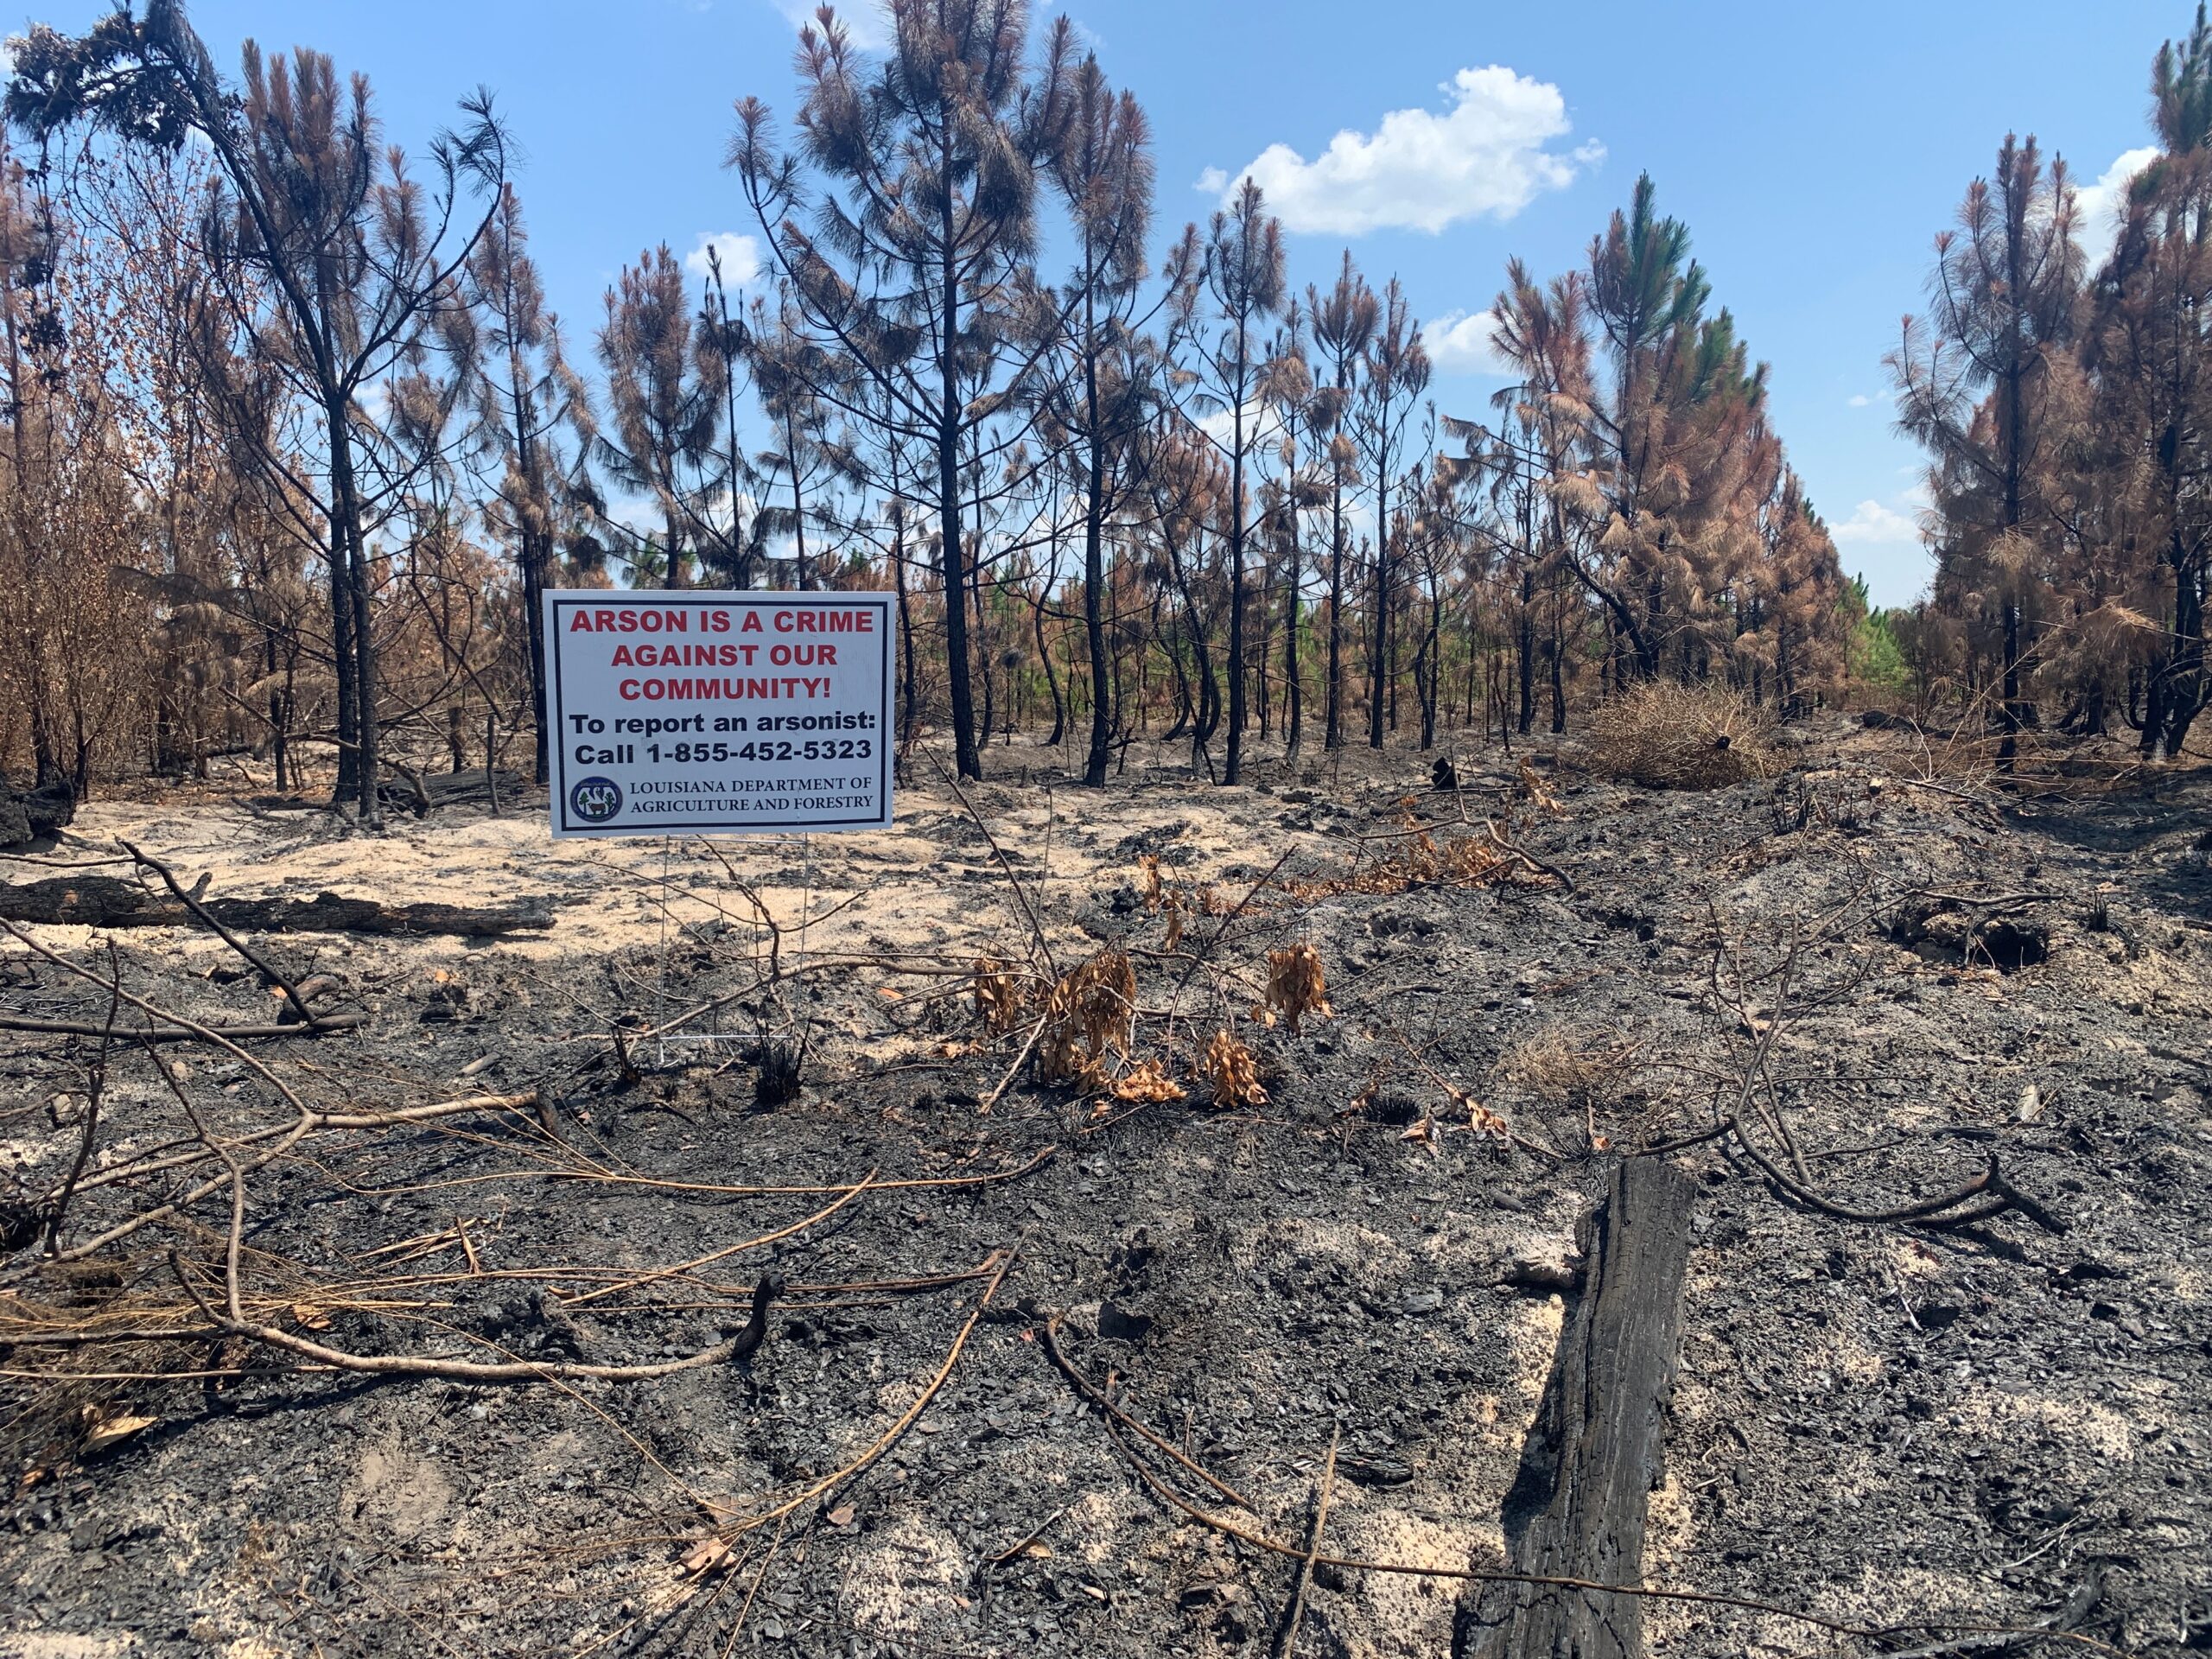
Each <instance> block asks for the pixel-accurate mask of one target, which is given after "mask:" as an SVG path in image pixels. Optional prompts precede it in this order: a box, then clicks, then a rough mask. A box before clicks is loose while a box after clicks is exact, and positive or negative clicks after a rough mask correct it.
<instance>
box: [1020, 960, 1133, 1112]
mask: <svg viewBox="0 0 2212 1659" xmlns="http://www.w3.org/2000/svg"><path fill="white" fill-rule="evenodd" d="M1136 1019H1137V976H1136V970H1135V969H1133V968H1131V967H1130V966H1129V959H1128V957H1126V956H1124V955H1122V952H1121V951H1119V950H1115V949H1114V948H1113V947H1112V946H1110V945H1109V946H1108V947H1107V948H1106V949H1105V950H1101V951H1100V952H1099V953H1098V954H1097V955H1096V956H1095V957H1091V958H1090V961H1088V962H1086V963H1084V964H1083V966H1081V967H1080V968H1077V969H1076V970H1075V971H1074V972H1073V973H1071V974H1070V975H1068V976H1066V977H1065V979H1063V980H1061V981H1060V982H1059V983H1058V984H1057V985H1055V986H1053V987H1052V995H1051V996H1050V997H1049V998H1047V999H1046V1004H1045V1013H1044V1032H1043V1034H1042V1035H1041V1036H1040V1037H1039V1039H1038V1043H1037V1076H1038V1077H1039V1081H1041V1082H1045V1083H1052V1084H1058V1083H1073V1084H1079V1085H1080V1086H1081V1087H1082V1089H1083V1090H1084V1092H1085V1093H1095V1092H1096V1091H1097V1090H1103V1089H1106V1088H1108V1087H1109V1086H1110V1085H1111V1082H1112V1074H1111V1072H1110V1071H1109V1069H1108V1058H1107V1057H1108V1056H1109V1054H1111V1053H1119V1054H1120V1055H1121V1057H1122V1058H1123V1059H1124V1060H1126V1059H1128V1057H1129V1042H1130V1039H1131V1038H1132V1037H1133V1036H1134V1035H1135V1031H1136Z"/></svg>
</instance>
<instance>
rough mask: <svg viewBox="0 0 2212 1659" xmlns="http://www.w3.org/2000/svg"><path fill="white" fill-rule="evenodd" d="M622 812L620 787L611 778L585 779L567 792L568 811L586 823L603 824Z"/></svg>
mask: <svg viewBox="0 0 2212 1659" xmlns="http://www.w3.org/2000/svg"><path fill="white" fill-rule="evenodd" d="M569 810H570V811H571V812H573V813H575V815H576V816H577V817H580V818H582V820H583V821H584V822H585V823H606V822H607V820H608V819H609V818H611V817H613V816H614V815H615V814H616V813H617V812H620V810H622V785H620V784H618V783H616V782H615V781H614V780H613V779H612V778H586V779H583V780H582V782H580V783H578V784H577V785H575V787H574V788H572V789H570V790H569Z"/></svg>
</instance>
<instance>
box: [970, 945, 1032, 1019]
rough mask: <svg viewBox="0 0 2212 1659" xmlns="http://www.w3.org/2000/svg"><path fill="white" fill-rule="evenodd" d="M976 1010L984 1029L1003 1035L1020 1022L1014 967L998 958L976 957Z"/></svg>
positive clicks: (1017, 987)
mask: <svg viewBox="0 0 2212 1659" xmlns="http://www.w3.org/2000/svg"><path fill="white" fill-rule="evenodd" d="M974 990H975V996H976V1014H979V1015H980V1016H982V1021H983V1028H984V1029H985V1030H986V1031H988V1032H989V1033H991V1035H993V1036H994V1037H1002V1036H1004V1035H1005V1034H1006V1033H1007V1032H1009V1031H1012V1030H1013V1029H1014V1027H1016V1026H1017V1025H1019V1024H1020V1022H1021V988H1020V985H1019V984H1017V983H1016V982H1015V979H1014V969H1012V968H1011V967H1010V966H1009V965H1008V964H1007V963H1003V962H1001V961H1000V960H999V959H998V958H997V957H976V981H975V986H974Z"/></svg>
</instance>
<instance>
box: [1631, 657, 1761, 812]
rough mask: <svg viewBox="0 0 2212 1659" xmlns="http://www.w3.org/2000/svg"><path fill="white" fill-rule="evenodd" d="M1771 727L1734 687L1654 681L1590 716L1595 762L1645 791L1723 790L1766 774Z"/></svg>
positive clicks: (1640, 686) (1635, 689) (1638, 687)
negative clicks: (1732, 689) (1768, 731)
mask: <svg viewBox="0 0 2212 1659" xmlns="http://www.w3.org/2000/svg"><path fill="white" fill-rule="evenodd" d="M1766 732H1767V725H1766V721H1765V719H1764V716H1763V715H1761V714H1760V712H1759V711H1758V709H1755V708H1753V707H1752V706H1751V702H1749V700H1747V699H1746V698H1745V697H1744V696H1741V695H1739V694H1738V693H1737V692H1734V691H1731V690H1726V689H1725V688H1722V687H1719V686H1703V685H1681V684H1678V683H1675V681H1672V680H1653V681H1651V682H1649V683H1647V684H1643V685H1639V686H1637V687H1636V688H1634V689H1633V690H1630V691H1629V692H1628V693H1627V694H1626V695H1625V696H1619V697H1616V698H1614V699H1613V700H1612V701H1611V702H1608V703H1606V704H1605V706H1604V707H1602V708H1601V709H1599V710H1598V712H1597V714H1596V715H1593V716H1592V719H1591V721H1590V743H1589V753H1590V765H1591V769H1592V771H1594V772H1599V773H1601V774H1602V775H1604V776H1605V777H1608V778H1620V779H1628V780H1629V781H1630V782H1632V783H1638V784H1642V785H1643V786H1644V787H1645V788H1647V789H1719V788H1720V787H1721V786H1722V785H1726V784H1740V783H1742V782H1743V781H1744V780H1745V779H1749V778H1759V777H1764V775H1765V774H1766V772H1767V770H1768V767H1769V764H1770V760H1771V758H1772V757H1771V752H1770V749H1769V747H1768V745H1767V737H1766Z"/></svg>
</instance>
